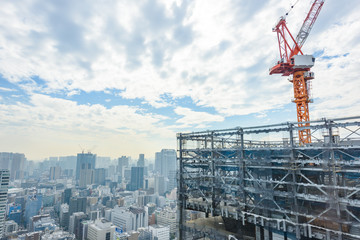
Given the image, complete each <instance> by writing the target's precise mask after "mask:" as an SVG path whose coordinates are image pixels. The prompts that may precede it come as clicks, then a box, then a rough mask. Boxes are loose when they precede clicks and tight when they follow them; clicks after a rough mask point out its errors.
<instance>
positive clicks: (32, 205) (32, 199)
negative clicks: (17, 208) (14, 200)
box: [24, 194, 42, 224]
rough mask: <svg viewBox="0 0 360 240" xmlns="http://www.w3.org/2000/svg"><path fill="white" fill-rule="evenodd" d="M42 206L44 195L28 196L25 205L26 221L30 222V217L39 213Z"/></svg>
mask: <svg viewBox="0 0 360 240" xmlns="http://www.w3.org/2000/svg"><path fill="white" fill-rule="evenodd" d="M41 207H42V195H40V194H38V195H32V196H28V198H27V201H26V206H25V214H24V215H25V216H24V217H25V223H26V224H29V222H30V218H31V217H33V216H35V215H38V213H39V211H40V209H41Z"/></svg>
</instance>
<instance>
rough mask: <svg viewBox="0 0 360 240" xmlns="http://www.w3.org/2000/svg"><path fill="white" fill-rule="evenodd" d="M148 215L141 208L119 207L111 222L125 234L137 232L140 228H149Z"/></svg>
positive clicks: (112, 215)
mask: <svg viewBox="0 0 360 240" xmlns="http://www.w3.org/2000/svg"><path fill="white" fill-rule="evenodd" d="M148 218H149V217H148V213H147V211H145V209H144V208H139V207H130V208H126V207H118V206H115V208H114V209H113V210H112V212H111V222H112V223H114V224H115V225H116V226H117V227H118V228H120V229H121V230H122V231H123V232H130V231H133V230H134V231H136V230H137V229H138V228H141V227H147V226H148Z"/></svg>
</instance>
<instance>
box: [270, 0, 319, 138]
mask: <svg viewBox="0 0 360 240" xmlns="http://www.w3.org/2000/svg"><path fill="white" fill-rule="evenodd" d="M324 2H325V0H315V1H314V2H313V4H312V5H311V8H310V10H309V13H308V14H307V16H306V18H305V20H304V23H303V25H302V26H301V28H300V31H299V33H298V35H297V36H296V39H295V38H294V37H293V36H292V34H291V33H290V31H289V29H288V28H287V26H286V20H285V17H281V18H280V21H279V22H278V23H277V24H276V26H275V27H274V28H273V32H276V33H277V39H278V43H279V52H280V60H279V61H278V62H277V64H276V65H275V66H274V67H272V68H271V69H270V75H272V74H282V76H290V75H292V79H290V81H291V82H292V83H293V86H294V100H293V101H294V102H295V104H296V110H297V120H298V122H299V127H300V128H301V129H300V130H299V142H300V144H302V145H304V144H307V143H311V132H310V129H306V127H308V126H309V125H310V124H309V121H310V116H309V107H308V104H309V102H310V101H311V99H310V82H309V80H311V79H314V73H313V72H310V68H311V67H312V66H314V63H315V58H314V57H313V56H312V55H304V54H303V52H302V51H301V48H302V46H303V45H304V43H305V41H306V39H307V37H308V36H309V33H310V31H311V29H312V27H313V25H314V23H315V21H316V19H317V17H318V15H319V13H320V10H321V8H322V6H323V4H324Z"/></svg>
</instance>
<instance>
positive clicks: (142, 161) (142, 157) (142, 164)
mask: <svg viewBox="0 0 360 240" xmlns="http://www.w3.org/2000/svg"><path fill="white" fill-rule="evenodd" d="M137 166H138V167H145V155H144V154H143V153H140V154H139V160H138V162H137Z"/></svg>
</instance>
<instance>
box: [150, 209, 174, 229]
mask: <svg viewBox="0 0 360 240" xmlns="http://www.w3.org/2000/svg"><path fill="white" fill-rule="evenodd" d="M155 215H156V223H157V224H158V225H161V226H168V227H169V228H170V233H171V234H175V233H176V231H177V220H176V209H172V208H170V207H166V208H164V209H163V210H161V211H155Z"/></svg>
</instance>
